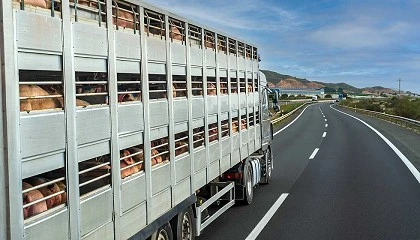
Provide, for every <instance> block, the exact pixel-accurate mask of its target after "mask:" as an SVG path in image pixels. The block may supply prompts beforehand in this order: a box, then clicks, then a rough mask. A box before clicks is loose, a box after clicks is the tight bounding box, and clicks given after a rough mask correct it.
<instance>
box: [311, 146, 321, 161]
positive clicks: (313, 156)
mask: <svg viewBox="0 0 420 240" xmlns="http://www.w3.org/2000/svg"><path fill="white" fill-rule="evenodd" d="M318 151H319V148H315V150H314V152H313V153H312V154H311V156H310V157H309V159H314V158H315V156H316V154H317V153H318Z"/></svg>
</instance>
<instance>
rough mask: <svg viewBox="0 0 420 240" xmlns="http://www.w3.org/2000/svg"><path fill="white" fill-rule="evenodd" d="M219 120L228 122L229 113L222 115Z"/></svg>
mask: <svg viewBox="0 0 420 240" xmlns="http://www.w3.org/2000/svg"><path fill="white" fill-rule="evenodd" d="M219 118H220V121H224V120H228V118H229V113H227V112H223V113H220V114H219Z"/></svg>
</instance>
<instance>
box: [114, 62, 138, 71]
mask: <svg viewBox="0 0 420 240" xmlns="http://www.w3.org/2000/svg"><path fill="white" fill-rule="evenodd" d="M140 66H141V64H140V62H139V60H137V61H122V60H117V67H116V68H117V72H118V73H134V74H135V73H137V74H139V73H140V71H141V70H140Z"/></svg>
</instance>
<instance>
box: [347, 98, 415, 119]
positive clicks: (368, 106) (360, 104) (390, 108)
mask: <svg viewBox="0 0 420 240" xmlns="http://www.w3.org/2000/svg"><path fill="white" fill-rule="evenodd" d="M340 104H341V105H344V106H348V107H353V108H361V109H365V110H370V111H376V112H381V113H387V114H391V115H397V116H401V117H406V118H410V119H414V120H420V98H408V97H401V98H398V97H392V98H387V99H363V100H360V99H346V100H344V101H342V102H341V103H340Z"/></svg>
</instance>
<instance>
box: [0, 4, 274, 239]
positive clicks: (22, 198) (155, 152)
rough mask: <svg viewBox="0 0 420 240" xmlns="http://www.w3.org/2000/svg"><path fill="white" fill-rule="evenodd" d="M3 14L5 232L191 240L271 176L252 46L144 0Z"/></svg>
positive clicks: (1, 216) (1, 207) (266, 119)
mask: <svg viewBox="0 0 420 240" xmlns="http://www.w3.org/2000/svg"><path fill="white" fill-rule="evenodd" d="M0 11H1V12H0V63H1V69H0V80H1V85H0V94H1V95H0V96H1V98H0V103H1V106H2V111H1V117H0V121H1V126H2V127H1V129H0V141H1V145H2V146H3V147H2V148H1V149H0V158H1V160H0V239H44V240H45V239H54V240H56V239H147V238H150V239H153V240H155V239H194V238H195V237H196V236H199V235H200V233H201V231H202V230H203V229H204V228H205V227H206V226H208V225H209V224H210V223H211V222H212V221H214V220H215V219H216V218H217V217H218V216H220V215H221V214H222V213H223V212H224V211H226V210H227V209H228V208H230V207H231V206H233V205H234V204H235V203H237V202H242V203H244V204H251V202H252V199H253V189H254V187H256V186H257V185H260V184H268V183H269V182H270V180H271V172H272V168H273V155H272V150H271V143H272V139H273V128H272V124H271V120H270V112H269V109H268V106H269V105H268V97H267V92H268V91H269V90H268V88H267V81H266V79H265V77H264V75H263V74H262V73H260V72H259V66H258V65H259V56H258V51H257V47H256V46H255V45H253V44H251V43H248V42H245V41H243V40H241V39H238V38H236V37H234V36H230V35H229V34H225V33H222V32H220V31H218V30H215V29H212V28H209V27H206V26H204V25H202V24H200V23H196V22H194V21H191V20H188V19H185V18H183V17H182V16H178V15H176V14H173V13H171V12H169V11H166V10H163V9H160V8H158V7H155V6H152V5H150V4H147V3H145V2H143V1H139V0H4V1H1V8H0Z"/></svg>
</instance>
